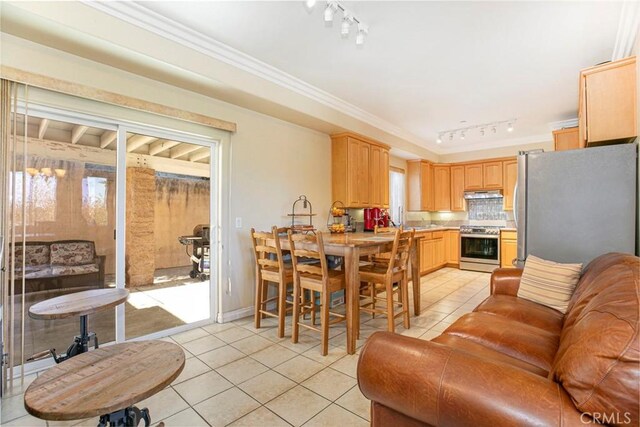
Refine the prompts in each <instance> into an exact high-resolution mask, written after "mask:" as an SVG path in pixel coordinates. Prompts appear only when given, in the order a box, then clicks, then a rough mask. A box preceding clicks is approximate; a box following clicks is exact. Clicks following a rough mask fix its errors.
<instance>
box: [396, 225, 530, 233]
mask: <svg viewBox="0 0 640 427" xmlns="http://www.w3.org/2000/svg"><path fill="white" fill-rule="evenodd" d="M411 228H413V227H406V228H405V229H406V230H410V229H411ZM446 230H460V227H453V226H438V227H430V228H420V227H416V234H422V233H431V232H433V231H446ZM500 231H518V229H517V228H514V227H504V228H501V229H500Z"/></svg>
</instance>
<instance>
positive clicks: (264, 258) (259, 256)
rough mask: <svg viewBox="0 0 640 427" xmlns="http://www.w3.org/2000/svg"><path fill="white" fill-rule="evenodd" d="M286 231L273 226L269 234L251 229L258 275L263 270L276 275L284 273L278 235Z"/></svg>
mask: <svg viewBox="0 0 640 427" xmlns="http://www.w3.org/2000/svg"><path fill="white" fill-rule="evenodd" d="M286 230H287V229H286V228H278V227H276V226H275V225H274V226H273V227H272V228H271V232H268V231H256V230H255V229H253V228H252V229H251V242H252V243H253V251H254V252H255V255H256V267H257V268H258V274H262V271H263V270H265V269H266V270H269V271H270V272H278V273H282V272H283V271H284V261H283V260H282V249H281V248H280V237H279V234H280V233H282V232H284V231H286ZM274 258H275V259H274Z"/></svg>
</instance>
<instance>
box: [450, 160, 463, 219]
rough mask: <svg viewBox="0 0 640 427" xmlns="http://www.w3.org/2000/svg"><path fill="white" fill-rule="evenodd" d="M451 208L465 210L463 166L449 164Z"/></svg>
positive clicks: (456, 210) (458, 210)
mask: <svg viewBox="0 0 640 427" xmlns="http://www.w3.org/2000/svg"><path fill="white" fill-rule="evenodd" d="M451 210H452V211H454V212H460V211H464V210H465V203H464V166H451Z"/></svg>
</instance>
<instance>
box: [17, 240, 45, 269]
mask: <svg viewBox="0 0 640 427" xmlns="http://www.w3.org/2000/svg"><path fill="white" fill-rule="evenodd" d="M24 251H25V266H26V267H34V266H42V265H49V255H50V251H49V245H48V244H40V243H37V244H28V243H27V245H26V246H25V250H24ZM15 260H16V267H22V245H19V246H16V250H15Z"/></svg>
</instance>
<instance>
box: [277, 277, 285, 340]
mask: <svg viewBox="0 0 640 427" xmlns="http://www.w3.org/2000/svg"><path fill="white" fill-rule="evenodd" d="M286 316H287V284H286V283H285V280H284V278H283V279H282V280H280V283H278V338H282V337H284V319H285V317H286Z"/></svg>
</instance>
